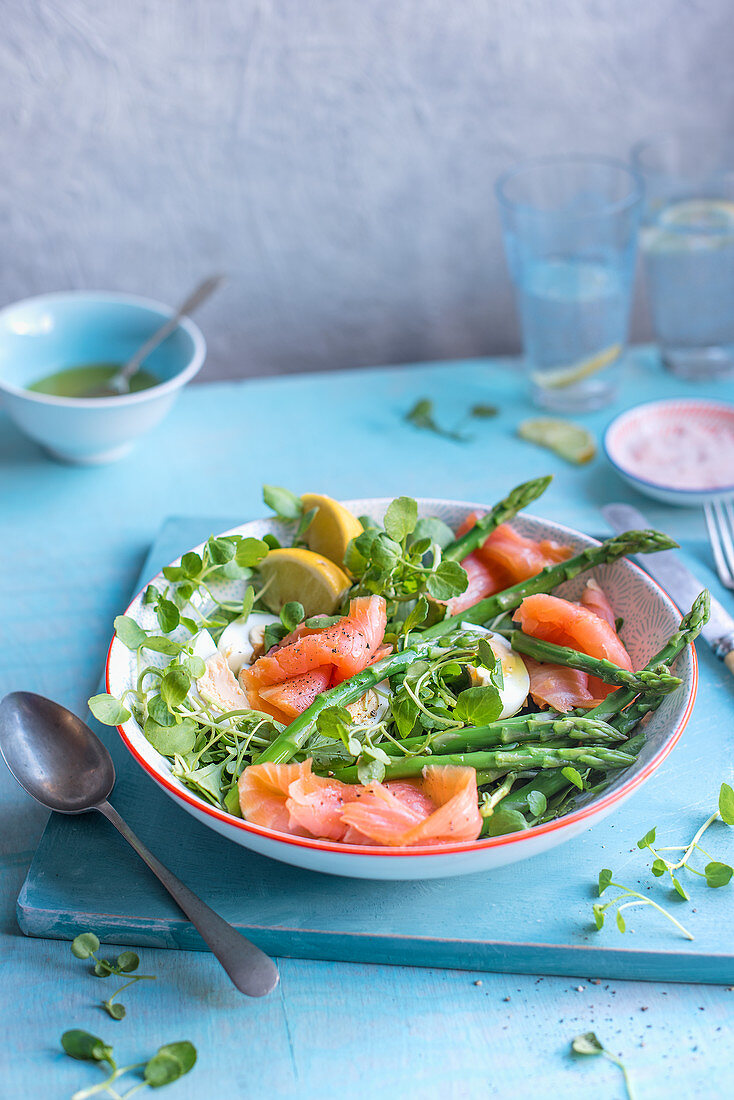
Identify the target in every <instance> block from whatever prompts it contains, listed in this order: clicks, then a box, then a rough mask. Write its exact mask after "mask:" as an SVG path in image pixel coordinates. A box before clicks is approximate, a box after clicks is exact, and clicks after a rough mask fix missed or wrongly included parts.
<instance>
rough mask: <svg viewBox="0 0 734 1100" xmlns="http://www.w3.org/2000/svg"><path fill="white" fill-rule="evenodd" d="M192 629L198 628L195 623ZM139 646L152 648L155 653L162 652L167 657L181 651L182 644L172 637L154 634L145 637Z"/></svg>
mask: <svg viewBox="0 0 734 1100" xmlns="http://www.w3.org/2000/svg"><path fill="white" fill-rule="evenodd" d="M194 629H195V630H198V629H199V628H198V626H197V625H196V624H195V623H194ZM140 648H141V649H152V650H153V651H154V652H155V653H164V654H165V655H166V656H167V657H175V656H176V654H177V653H180V652H181V650H182V649H183V646H182V645H181V643H180V642H174V640H173V638H164V637H163V635H161V634H154V635H153V636H152V637H151V638H146V639H145V641H144V642H143V644H142V645H141V647H140Z"/></svg>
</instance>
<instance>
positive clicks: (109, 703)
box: [87, 694, 130, 726]
mask: <svg viewBox="0 0 734 1100" xmlns="http://www.w3.org/2000/svg"><path fill="white" fill-rule="evenodd" d="M87 705H88V707H89V709H90V710H91V712H92V714H93V715H94V717H95V718H96V719H97V721H98V722H101V723H102V725H103V726H120V725H122V723H123V722H127V720H128V718H129V717H130V711H129V710H128V709H127V708H126V707H124V706H123V705H122V703H121V702H120V700H119V699H116V698H115V697H114V695H107V694H102V695H93V696H92V698H91V699H90V700H89V702H88V704H87Z"/></svg>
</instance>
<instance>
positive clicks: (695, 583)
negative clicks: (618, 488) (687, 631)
mask: <svg viewBox="0 0 734 1100" xmlns="http://www.w3.org/2000/svg"><path fill="white" fill-rule="evenodd" d="M601 511H602V515H603V516H604V519H605V520H606V521H607V523H608V524H609V526H610V527H611V528H612V530H613V531H614V532H615V533H616V534H619V533H620V532H621V531H630V530H644V529H646V528H649V527H650V524H649V523H648V521H647V520H646V519H645V517H644V516H643V515H642V513H641V512H638V511H637V509H636V508H632V507H631V505H629V504H606V505H604V507H603V508H602V510H601ZM640 565H641V566H642V567H643V568H644V569H645V571H646V572H647V573H649V574H650V575H651V576H652V577H654V578H655V580H656V581H658V582H659V583H660V584H661V585H662V587H663V588H664V589H665V591H666V592H667V593H668V594H669V595H670V596H671V598H672V599H673V600H674V601H675V603H676V604H677V605H678V607H679V608H680V610H681V611H682V612H683V613H684V614H685V612H686V611H688V609H689V608H690V606H691V604H692V603H693V601H694V600H695V598H696V596H698V595H699V593H700V592H701V590H702V589H704V588H705V587H706V585H705V584H702V583H701V581H699V580H698V578H697V577H695V576H694V575H693V573H691V571H690V569H687V568H686V566H685V565H684V564H683V562H682V561H680V559H679V558H678V557H676V554H675V551H674V550H661V551H660V552H659V553H657V554H650V555H648V556H646V557H645V559H644V561H643V560H640ZM701 634H702V635H703V637H704V639H705V641H707V642H708V644H709V645H710V646H711V648H712V649H713V651H714V654H715V656H716V657H718V658H719V660H721V661H723V662H724V664H725V665H726V667H727V668H728V669H729V672H731V674H732V675H733V676H734V618H733V617H732V616H731V615H730V614H729V612H728V611H727V610H726V608H725V607H724V606H723V605H722V604H720V603H719V601H718V600H715V599H714V597H713V596H712V597H711V615H710V618H709V621H708V622H707V623H706V625H705V626H704V628H703V630H702V631H701Z"/></svg>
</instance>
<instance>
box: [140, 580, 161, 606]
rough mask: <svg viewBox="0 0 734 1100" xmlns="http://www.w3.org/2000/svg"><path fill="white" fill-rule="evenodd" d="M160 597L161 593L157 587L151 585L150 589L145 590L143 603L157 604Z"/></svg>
mask: <svg viewBox="0 0 734 1100" xmlns="http://www.w3.org/2000/svg"><path fill="white" fill-rule="evenodd" d="M159 596H160V592H159V591H158V589H157V588H156V587H155V585H154V584H149V585H148V587H147V588H146V590H145V593H144V595H143V603H144V604H149V603H155V601H156V600H157V599H158V597H159Z"/></svg>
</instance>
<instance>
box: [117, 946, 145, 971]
mask: <svg viewBox="0 0 734 1100" xmlns="http://www.w3.org/2000/svg"><path fill="white" fill-rule="evenodd" d="M117 966H118V969H120V970H121V971H122V973H123V974H132V972H133V970H137V969H138V967H139V966H140V959H139V958H138V956H137V955H136V954H135V952H134V951H123V952H122V954H120V955H118V956H117Z"/></svg>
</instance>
